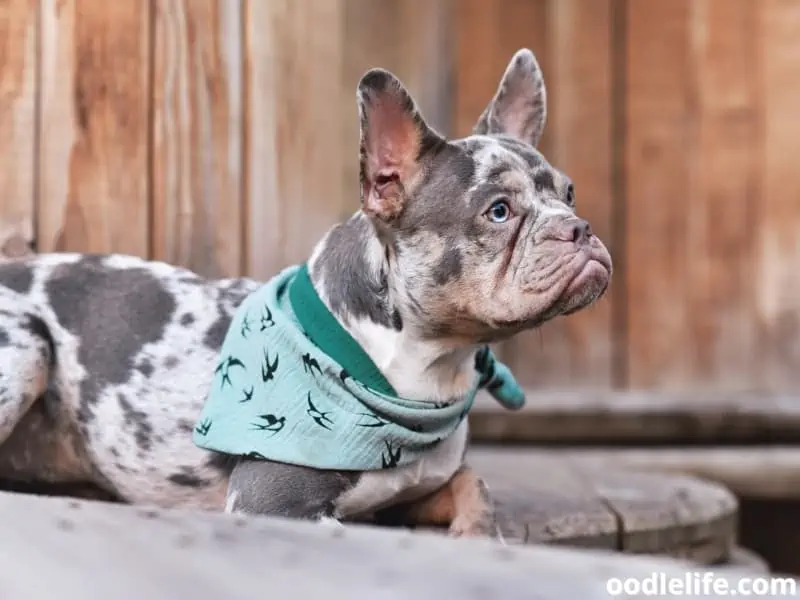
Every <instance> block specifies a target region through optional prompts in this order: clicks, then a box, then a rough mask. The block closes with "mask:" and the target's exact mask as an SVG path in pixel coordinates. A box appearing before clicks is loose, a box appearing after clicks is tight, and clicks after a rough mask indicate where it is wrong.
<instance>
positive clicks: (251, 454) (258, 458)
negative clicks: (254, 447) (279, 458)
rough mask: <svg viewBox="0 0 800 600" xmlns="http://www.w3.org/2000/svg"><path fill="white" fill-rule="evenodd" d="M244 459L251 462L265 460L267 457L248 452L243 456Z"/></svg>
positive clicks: (258, 453)
mask: <svg viewBox="0 0 800 600" xmlns="http://www.w3.org/2000/svg"><path fill="white" fill-rule="evenodd" d="M244 457H245V458H252V459H253V460H267V457H266V456H264V455H263V454H261V453H260V452H248V453H247V454H245V455H244Z"/></svg>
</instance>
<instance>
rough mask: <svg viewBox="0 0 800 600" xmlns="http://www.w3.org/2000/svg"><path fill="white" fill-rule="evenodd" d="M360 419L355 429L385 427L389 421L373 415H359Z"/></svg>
mask: <svg viewBox="0 0 800 600" xmlns="http://www.w3.org/2000/svg"><path fill="white" fill-rule="evenodd" d="M360 414H361V419H359V420H358V423H356V427H386V426H387V425H388V424H389V421H386V420H385V419H382V418H381V417H379V416H378V415H376V414H374V413H366V412H365V413H360Z"/></svg>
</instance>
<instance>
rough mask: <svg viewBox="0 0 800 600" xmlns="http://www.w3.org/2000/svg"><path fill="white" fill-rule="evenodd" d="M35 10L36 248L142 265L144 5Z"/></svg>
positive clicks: (81, 0)
mask: <svg viewBox="0 0 800 600" xmlns="http://www.w3.org/2000/svg"><path fill="white" fill-rule="evenodd" d="M41 6H42V80H41V85H42V91H41V94H42V95H41V111H42V113H41V122H42V143H41V144H40V149H39V165H40V168H39V174H38V184H39V189H40V199H39V206H38V213H39V219H38V240H39V242H40V244H39V249H40V250H41V251H53V250H71V251H81V252H123V253H128V254H134V255H138V256H147V255H148V245H149V244H148V236H149V233H148V222H149V207H148V204H149V202H148V200H149V199H148V177H149V173H148V137H149V135H148V131H149V127H148V125H149V124H148V116H149V102H150V85H149V84H150V69H149V66H150V54H149V50H150V28H149V24H150V2H149V0H127V1H126V2H106V1H105V0H42V3H41Z"/></svg>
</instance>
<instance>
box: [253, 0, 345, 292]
mask: <svg viewBox="0 0 800 600" xmlns="http://www.w3.org/2000/svg"><path fill="white" fill-rule="evenodd" d="M343 17H344V5H343V2H342V0H270V2H263V1H261V0H245V21H246V24H247V29H246V34H245V38H246V52H247V55H246V59H245V64H246V69H245V81H246V90H247V91H246V110H245V114H246V117H245V118H246V121H245V131H246V135H245V137H246V155H245V157H244V166H245V173H246V175H245V176H246V194H247V217H246V239H247V241H246V248H247V250H246V271H247V273H248V274H250V275H252V276H255V277H260V278H266V277H270V276H272V275H274V274H276V273H277V271H278V270H279V269H281V268H283V267H284V266H287V265H289V264H292V263H295V262H298V261H302V260H304V259H306V258H307V257H308V255H309V253H310V252H311V249H312V248H313V245H314V244H315V243H316V242H317V241H318V240H319V239H320V238H321V237H322V235H323V234H324V233H325V231H327V229H328V228H330V226H331V225H332V224H333V223H335V222H336V221H338V220H340V219H341V218H343V217H344V216H345V215H347V214H349V213H351V212H352V211H353V210H355V204H354V202H355V199H353V198H349V199H346V200H345V199H344V198H343V193H342V189H343V187H342V172H343V169H342V158H341V156H342V153H343V152H344V151H345V150H344V149H343V147H342V143H341V140H342V126H341V123H340V121H339V119H338V116H339V115H340V114H341V110H340V102H341V66H342V47H343V39H342V34H343V30H344V25H343Z"/></svg>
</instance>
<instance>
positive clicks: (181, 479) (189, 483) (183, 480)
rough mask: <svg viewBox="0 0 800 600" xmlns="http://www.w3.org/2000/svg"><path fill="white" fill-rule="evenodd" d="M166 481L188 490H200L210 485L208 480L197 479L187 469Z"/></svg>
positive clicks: (174, 474)
mask: <svg viewBox="0 0 800 600" xmlns="http://www.w3.org/2000/svg"><path fill="white" fill-rule="evenodd" d="M167 479H168V480H169V481H170V482H171V483H174V484H175V485H180V486H183V487H190V488H202V487H206V486H208V485H210V484H211V482H210V481H209V480H208V479H203V478H202V477H198V476H197V475H195V474H194V473H192V471H191V469H189V468H184V469H182V470H181V471H180V472H179V473H173V474H172V475H170V476H169V477H167Z"/></svg>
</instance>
